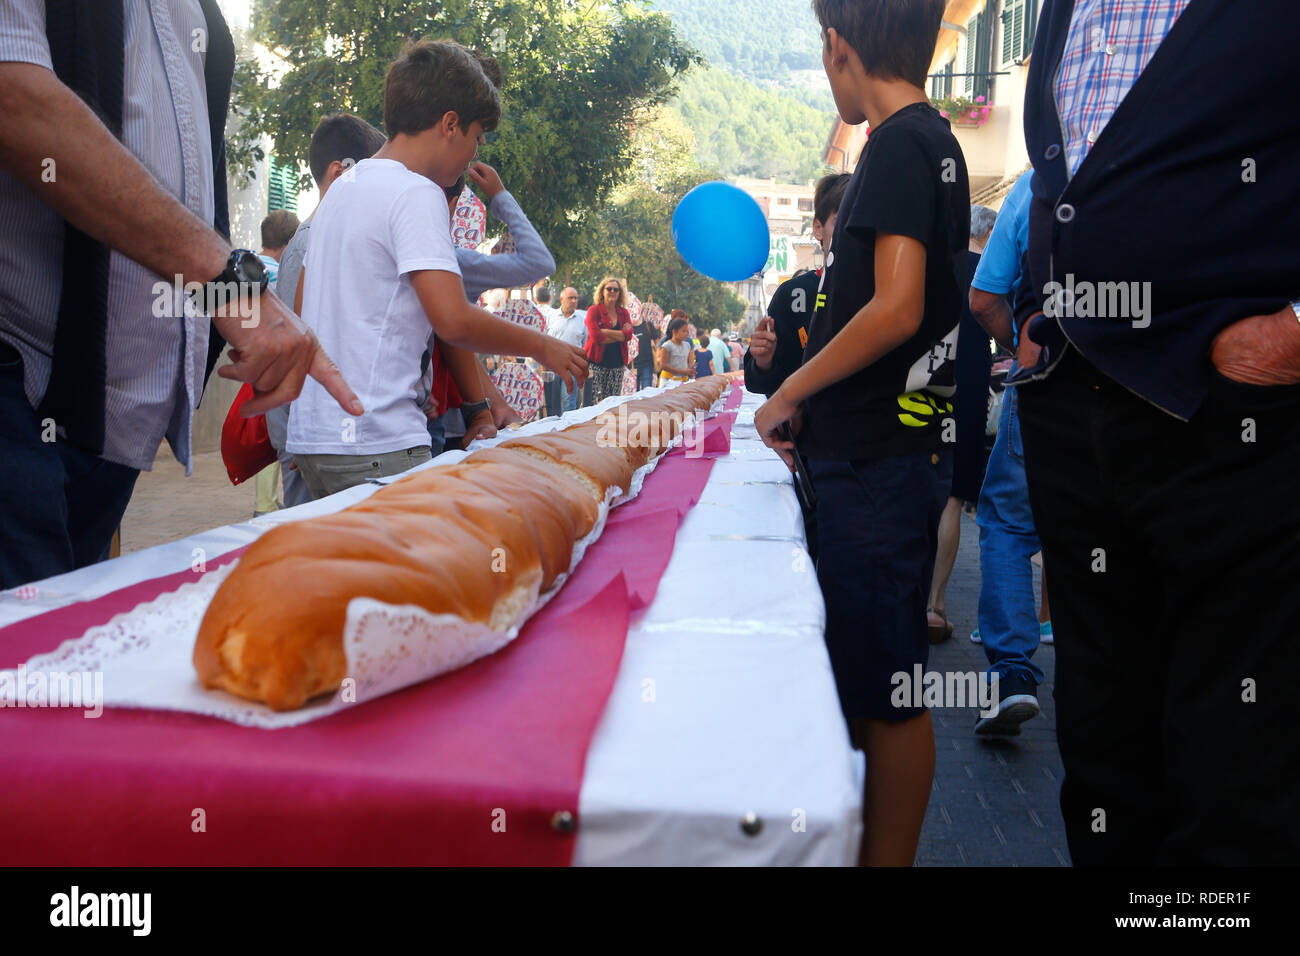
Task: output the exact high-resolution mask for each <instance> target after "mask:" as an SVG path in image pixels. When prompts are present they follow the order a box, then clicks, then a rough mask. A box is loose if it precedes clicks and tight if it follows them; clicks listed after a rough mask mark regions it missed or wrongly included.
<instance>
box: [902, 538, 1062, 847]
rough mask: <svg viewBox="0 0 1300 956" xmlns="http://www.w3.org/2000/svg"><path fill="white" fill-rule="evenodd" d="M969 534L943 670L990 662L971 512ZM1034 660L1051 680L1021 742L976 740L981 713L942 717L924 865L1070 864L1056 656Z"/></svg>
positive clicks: (940, 663) (956, 577) (1043, 654)
mask: <svg viewBox="0 0 1300 956" xmlns="http://www.w3.org/2000/svg"><path fill="white" fill-rule="evenodd" d="M961 530H962V536H961V547H960V549H959V550H958V553H957V563H956V565H955V566H954V568H953V572H952V579H951V581H950V582H949V584H948V593H947V605H948V607H947V610H948V619H949V620H950V621H952V624H953V627H954V629H955V630H954V636H953V639H952V640H951V641H948V642H947V643H945V644H941V645H939V646H938V647H935V648H932V649H931V653H930V663H929V669H930V670H934V671H941V672H943V671H981V670H983V669H984V668H986V667H987V666H988V661H987V659H986V658H985V656H984V649H983V647H982V646H981V645H979V644H972V643H971V640H970V632H971V631H973V630H974V629H975V628H976V627H977V625H978V622H977V616H978V608H979V589H980V565H979V528H978V527H976V525H975V522H974V520H973V519H971V518H969V517H967V516H965V515H963V517H962V529H961ZM1034 592H1035V594H1037V593H1038V574H1037V573H1035V575H1034ZM1034 661H1035V662H1036V663H1037V664H1038V666H1039V667H1041V668H1042V669H1043V673H1044V675H1046V683H1044V684H1043V686H1042V687H1040V688H1039V689H1038V702H1039V705H1040V706H1041V707H1042V709H1043V712H1042V713H1041V714H1039V715H1038V716H1037V717H1035V718H1033V719H1032V720H1030V721H1027V722H1026V723H1025V724H1023V725H1022V729H1021V735H1020V736H1019V737H1012V738H1005V739H992V740H990V739H984V738H981V739H976V737H975V735H974V727H975V711H974V710H957V709H954V708H947V709H939V710H935V711H934V712H933V718H934V734H935V744H936V750H937V761H936V764H935V775H934V790H933V792H932V793H931V795H930V807H929V810H928V811H927V812H926V818H925V828H924V830H923V831H922V832H921V845H920V847H919V849H918V850H917V857H916V863H917V865H918V866H1068V865H1069V862H1070V854H1069V851H1068V850H1067V849H1066V843H1065V827H1064V825H1063V824H1062V822H1061V811H1060V806H1059V803H1058V798H1059V795H1060V788H1061V777H1062V774H1063V770H1062V769H1061V757H1060V753H1059V752H1058V751H1057V748H1056V707H1055V705H1054V703H1053V700H1052V688H1053V685H1054V682H1055V675H1056V650H1055V649H1054V648H1053V647H1052V646H1050V645H1047V646H1043V647H1040V648H1039V649H1038V652H1037V653H1036V654H1035V655H1034Z"/></svg>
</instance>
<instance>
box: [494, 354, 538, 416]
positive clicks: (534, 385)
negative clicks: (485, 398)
mask: <svg viewBox="0 0 1300 956" xmlns="http://www.w3.org/2000/svg"><path fill="white" fill-rule="evenodd" d="M489 374H490V377H491V379H492V383H493V384H494V385H496V387H497V388H498V389H500V390H501V397H502V398H504V399H505V400H506V404H507V405H509V406H510V407H511V408H513V409H514V410H515V411H517V412H518V413H519V417H520V418H522V419H523V420H524V421H531V420H532V419H534V418H536V417H537V413H538V411H539V410H540V409H541V407H542V380H541V378H540V377H539V376H538V375H537V373H536V372H534V371H533V370H532V369H530V368H529V367H528V366H527V365H521V364H520V363H518V362H504V363H502V364H501V365H498V366H497V367H496V368H495V369H493V370H492V372H491V373H489Z"/></svg>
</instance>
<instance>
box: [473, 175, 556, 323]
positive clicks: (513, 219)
mask: <svg viewBox="0 0 1300 956" xmlns="http://www.w3.org/2000/svg"><path fill="white" fill-rule="evenodd" d="M467 175H468V178H469V179H470V181H471V182H473V183H474V185H476V186H478V187H479V188H480V189H482V190H483V192H484V193H485V194H486V195H487V197H488V204H489V206H490V211H491V213H492V215H494V216H495V217H496V218H497V219H499V220H501V221H502V222H504V223H505V224H506V228H507V229H509V230H510V235H511V236H512V237H513V238H514V240H515V251H514V252H510V253H502V254H500V255H495V256H494V255H485V254H483V253H481V252H475V251H472V250H469V249H458V250H456V263H457V265H459V266H460V273H461V278H462V280H463V282H464V285H465V293H466V297H467V298H471V299H477V298H478V297H479V296H480V295H482V294H483V293H484V292H486V291H487V290H488V289H515V288H518V287H519V286H525V285H529V284H530V283H532V282H536V281H537V280H538V279H540V278H543V277H544V276H548V275H550V274H551V273H553V272H554V271H555V257H554V256H552V255H551V253H550V250H549V249H547V248H546V243H545V242H543V241H542V237H541V236H539V235H538V234H537V230H536V229H534V228H533V224H532V223H531V222H529V221H528V217H527V216H526V215H524V211H523V210H522V209H521V208H519V203H518V202H516V201H515V197H514V196H512V195H510V192H509V191H508V190H507V189H506V188H505V185H504V184H503V183H502V182H501V177H500V176H499V175H497V172H496V170H495V169H493V168H492V167H491V166H489V165H487V164H486V163H475V164H474V165H472V166H471V167H470V168H469V172H468V174H467Z"/></svg>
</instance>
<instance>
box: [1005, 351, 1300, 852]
mask: <svg viewBox="0 0 1300 956" xmlns="http://www.w3.org/2000/svg"><path fill="white" fill-rule="evenodd" d="M1152 361H1159V357H1158V356H1153V357H1152ZM1020 390H1021V408H1020V411H1021V424H1022V428H1023V437H1024V444H1025V463H1026V470H1027V475H1028V482H1029V494H1030V500H1031V502H1032V505H1033V511H1034V520H1035V522H1036V524H1037V527H1038V533H1039V535H1040V536H1041V538H1042V542H1043V549H1044V553H1045V556H1046V565H1047V567H1049V568H1051V569H1052V626H1053V630H1054V632H1055V635H1056V712H1057V723H1058V737H1059V742H1060V748H1061V759H1062V761H1063V762H1064V764H1065V781H1064V785H1063V786H1062V789H1061V810H1062V813H1063V814H1064V817H1065V827H1066V834H1067V837H1068V839H1069V845H1070V854H1071V856H1072V857H1073V858H1074V862H1075V864H1076V865H1152V864H1154V865H1189V864H1209V865H1239V864H1288V865H1294V863H1295V861H1296V860H1297V859H1300V727H1298V726H1297V720H1296V707H1297V704H1300V694H1298V693H1297V690H1298V689H1300V386H1285V387H1278V388H1261V387H1253V386H1248V385H1240V384H1238V383H1234V382H1231V381H1229V380H1227V379H1224V378H1222V377H1216V378H1215V380H1214V382H1213V385H1212V389H1211V393H1210V396H1209V398H1208V399H1207V400H1206V402H1205V404H1204V406H1203V407H1202V408H1201V410H1200V411H1199V412H1198V413H1197V415H1196V416H1195V417H1194V418H1193V419H1192V420H1191V421H1190V422H1180V421H1178V420H1177V419H1175V418H1173V417H1172V416H1170V415H1167V414H1165V413H1164V412H1162V411H1160V410H1159V409H1158V408H1156V407H1155V406H1153V405H1151V404H1149V403H1148V402H1146V401H1145V400H1144V399H1142V398H1140V397H1138V396H1136V395H1134V394H1133V393H1132V392H1129V391H1128V390H1127V389H1125V388H1123V387H1122V386H1120V385H1118V384H1116V383H1114V382H1113V381H1111V380H1110V379H1108V378H1106V377H1104V376H1103V375H1101V373H1099V372H1098V371H1097V370H1096V369H1095V368H1094V367H1093V366H1092V365H1091V364H1090V363H1088V362H1087V361H1085V360H1084V359H1083V358H1082V357H1081V356H1079V354H1078V353H1077V352H1075V351H1073V350H1072V351H1071V353H1070V354H1069V355H1067V356H1066V357H1065V358H1064V359H1063V360H1062V362H1061V364H1060V365H1059V366H1058V367H1057V369H1056V370H1055V371H1054V372H1053V373H1052V375H1051V376H1050V377H1049V379H1048V380H1047V381H1046V382H1042V383H1038V384H1030V385H1024V386H1021V387H1020Z"/></svg>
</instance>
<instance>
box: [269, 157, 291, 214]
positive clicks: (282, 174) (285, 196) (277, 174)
mask: <svg viewBox="0 0 1300 956" xmlns="http://www.w3.org/2000/svg"><path fill="white" fill-rule="evenodd" d="M266 168H267V191H266V210H267V212H275V211H276V210H277V209H287V210H289V211H290V212H297V211H298V170H297V169H296V168H295V167H293V166H288V165H285V164H283V163H280V162H278V161H277V160H276V158H275V157H274V156H272V157H271V158H270V159H269V160H268V162H267V164H266Z"/></svg>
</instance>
